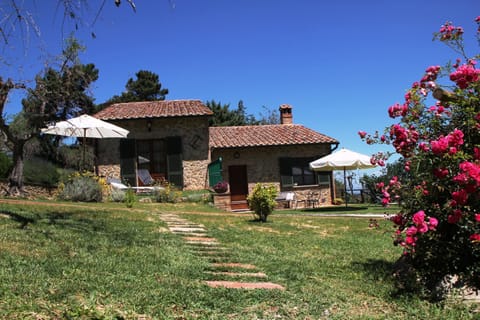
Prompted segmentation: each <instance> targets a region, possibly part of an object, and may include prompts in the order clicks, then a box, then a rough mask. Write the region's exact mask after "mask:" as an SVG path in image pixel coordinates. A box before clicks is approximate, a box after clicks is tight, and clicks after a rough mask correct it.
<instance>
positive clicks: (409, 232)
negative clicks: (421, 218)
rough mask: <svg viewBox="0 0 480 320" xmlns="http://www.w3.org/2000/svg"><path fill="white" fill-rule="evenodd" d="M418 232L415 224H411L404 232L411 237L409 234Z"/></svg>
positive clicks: (412, 234)
mask: <svg viewBox="0 0 480 320" xmlns="http://www.w3.org/2000/svg"><path fill="white" fill-rule="evenodd" d="M417 232H418V229H417V227H415V226H411V227H409V228H408V229H407V231H406V232H405V233H406V235H407V236H409V237H411V236H414V235H416V234H417Z"/></svg>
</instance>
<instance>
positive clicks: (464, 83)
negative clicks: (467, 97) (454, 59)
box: [450, 64, 480, 89]
mask: <svg viewBox="0 0 480 320" xmlns="http://www.w3.org/2000/svg"><path fill="white" fill-rule="evenodd" d="M479 75H480V70H477V69H475V67H474V66H473V64H464V65H461V66H459V67H458V68H457V70H455V71H454V72H452V73H451V74H450V80H452V81H453V82H455V83H456V84H457V86H458V87H459V88H460V89H466V88H467V87H468V86H469V85H470V84H471V83H473V82H477V81H478V78H479Z"/></svg>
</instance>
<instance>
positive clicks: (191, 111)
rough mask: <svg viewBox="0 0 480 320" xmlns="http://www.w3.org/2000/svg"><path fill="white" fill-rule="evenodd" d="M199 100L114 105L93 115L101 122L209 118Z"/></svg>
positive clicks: (206, 110)
mask: <svg viewBox="0 0 480 320" xmlns="http://www.w3.org/2000/svg"><path fill="white" fill-rule="evenodd" d="M212 114H213V112H212V110H210V109H209V108H208V107H207V106H205V105H204V104H203V103H202V102H201V101H200V100H163V101H142V102H126V103H116V104H112V105H111V106H109V107H107V108H105V109H103V110H102V111H100V112H98V113H97V114H95V118H98V119H101V120H120V119H144V118H167V117H186V116H210V115H212Z"/></svg>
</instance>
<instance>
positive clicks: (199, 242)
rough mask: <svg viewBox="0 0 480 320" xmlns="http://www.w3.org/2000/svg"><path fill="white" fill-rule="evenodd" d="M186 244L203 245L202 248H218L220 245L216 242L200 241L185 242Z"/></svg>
mask: <svg viewBox="0 0 480 320" xmlns="http://www.w3.org/2000/svg"><path fill="white" fill-rule="evenodd" d="M185 242H186V243H188V244H201V245H202V246H218V245H219V244H220V243H218V242H216V241H199V240H195V241H185Z"/></svg>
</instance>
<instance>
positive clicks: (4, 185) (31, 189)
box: [0, 181, 57, 199]
mask: <svg viewBox="0 0 480 320" xmlns="http://www.w3.org/2000/svg"><path fill="white" fill-rule="evenodd" d="M24 189H25V191H26V192H27V197H28V198H32V199H54V198H55V196H56V192H57V188H47V187H42V186H34V185H25V186H24ZM0 190H1V191H0V194H1V195H2V196H4V195H6V193H7V192H6V191H7V190H8V182H5V181H0Z"/></svg>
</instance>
